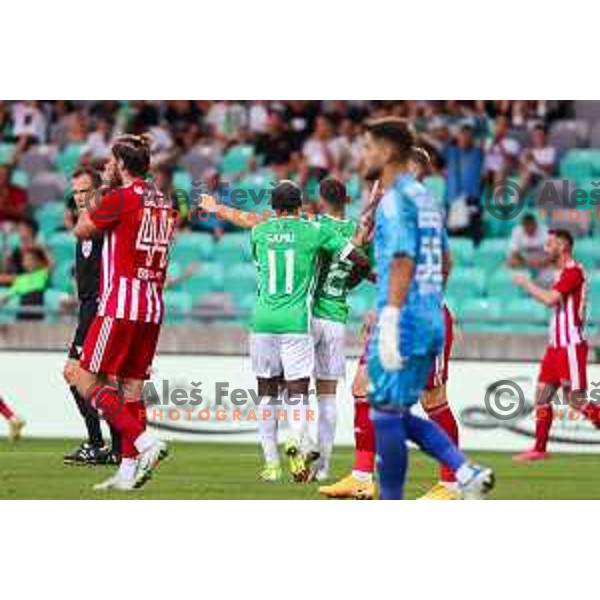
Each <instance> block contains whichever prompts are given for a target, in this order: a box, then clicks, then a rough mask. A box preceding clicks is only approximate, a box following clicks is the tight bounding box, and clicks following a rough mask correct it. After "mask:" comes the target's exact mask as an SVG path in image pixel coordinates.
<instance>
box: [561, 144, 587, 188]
mask: <svg viewBox="0 0 600 600" xmlns="http://www.w3.org/2000/svg"><path fill="white" fill-rule="evenodd" d="M592 173H593V171H592V162H591V155H590V151H589V150H570V151H569V152H567V153H566V154H565V156H564V157H563V159H562V160H561V161H560V175H561V177H563V178H565V179H574V180H576V181H580V180H581V179H585V178H589V177H591V176H592Z"/></svg>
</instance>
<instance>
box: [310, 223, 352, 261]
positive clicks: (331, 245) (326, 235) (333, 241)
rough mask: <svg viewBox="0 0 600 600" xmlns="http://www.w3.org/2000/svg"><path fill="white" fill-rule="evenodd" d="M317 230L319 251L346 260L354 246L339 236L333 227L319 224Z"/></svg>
mask: <svg viewBox="0 0 600 600" xmlns="http://www.w3.org/2000/svg"><path fill="white" fill-rule="evenodd" d="M318 228H319V249H320V250H323V251H325V252H327V254H331V255H332V256H338V257H339V258H346V257H347V256H348V255H349V254H350V253H351V252H352V250H354V244H352V242H351V241H350V239H349V238H347V237H345V236H343V235H342V234H340V233H339V232H338V231H336V230H335V229H334V228H333V227H327V226H326V225H325V226H324V225H323V224H319V225H318Z"/></svg>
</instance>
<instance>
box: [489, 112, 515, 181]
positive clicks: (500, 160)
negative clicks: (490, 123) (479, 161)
mask: <svg viewBox="0 0 600 600" xmlns="http://www.w3.org/2000/svg"><path fill="white" fill-rule="evenodd" d="M509 131H510V122H509V120H508V117H506V116H505V115H498V116H497V117H496V124H495V131H494V137H493V138H492V139H490V140H488V141H487V142H486V145H485V163H484V169H485V174H486V179H487V182H488V183H490V184H494V183H496V182H497V181H500V180H502V179H505V178H506V177H508V176H509V175H510V174H511V173H512V172H513V171H514V170H515V168H516V167H517V158H518V156H519V150H520V145H519V142H518V141H517V140H515V139H514V138H512V137H510V135H509Z"/></svg>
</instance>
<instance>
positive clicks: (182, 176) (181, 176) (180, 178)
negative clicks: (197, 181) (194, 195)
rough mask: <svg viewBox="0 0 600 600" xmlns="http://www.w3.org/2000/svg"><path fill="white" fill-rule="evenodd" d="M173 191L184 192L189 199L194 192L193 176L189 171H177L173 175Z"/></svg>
mask: <svg viewBox="0 0 600 600" xmlns="http://www.w3.org/2000/svg"><path fill="white" fill-rule="evenodd" d="M173 190H183V191H184V192H185V193H186V195H187V197H188V198H189V197H190V194H191V192H192V176H191V175H190V174H189V173H188V172H187V171H176V172H175V173H174V174H173Z"/></svg>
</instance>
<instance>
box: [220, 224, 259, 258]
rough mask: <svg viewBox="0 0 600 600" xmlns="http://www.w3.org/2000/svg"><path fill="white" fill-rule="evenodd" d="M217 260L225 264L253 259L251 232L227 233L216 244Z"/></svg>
mask: <svg viewBox="0 0 600 600" xmlns="http://www.w3.org/2000/svg"><path fill="white" fill-rule="evenodd" d="M215 260H217V261H219V262H222V263H223V264H235V263H237V262H240V261H245V262H248V261H251V260H252V255H251V251H250V232H249V231H244V232H241V233H226V234H225V235H224V236H223V237H222V238H221V239H220V240H219V241H218V242H216V244H215Z"/></svg>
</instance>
